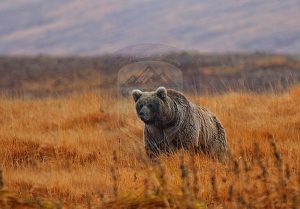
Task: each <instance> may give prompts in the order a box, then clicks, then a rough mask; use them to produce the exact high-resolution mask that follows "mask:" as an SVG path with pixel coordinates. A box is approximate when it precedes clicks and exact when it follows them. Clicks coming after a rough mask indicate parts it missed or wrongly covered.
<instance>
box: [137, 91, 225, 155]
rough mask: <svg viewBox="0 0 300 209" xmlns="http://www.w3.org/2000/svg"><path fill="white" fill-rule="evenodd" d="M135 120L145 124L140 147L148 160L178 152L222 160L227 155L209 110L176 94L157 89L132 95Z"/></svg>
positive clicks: (219, 126)
mask: <svg viewBox="0 0 300 209" xmlns="http://www.w3.org/2000/svg"><path fill="white" fill-rule="evenodd" d="M132 96H133V99H134V101H135V105H136V111H137V114H138V117H139V118H140V119H141V120H142V121H143V122H144V123H145V127H144V136H143V138H144V145H145V149H146V152H147V154H148V156H149V157H150V158H153V157H157V156H158V154H160V153H172V152H174V151H176V150H178V149H182V148H183V149H192V150H193V151H197V152H202V153H205V154H210V155H212V156H214V157H217V158H219V159H220V158H223V157H224V154H226V152H227V142H226V134H225V130H224V128H223V126H222V124H221V123H220V121H219V119H218V118H217V117H216V116H215V115H214V114H212V113H211V112H210V111H209V110H207V109H205V108H203V107H200V106H197V105H195V104H193V103H191V102H189V101H188V100H187V98H186V97H185V96H184V95H183V94H182V93H180V92H178V91H175V90H172V89H166V88H165V87H159V88H158V89H157V90H156V91H152V92H142V91H140V90H138V89H135V90H133V91H132Z"/></svg>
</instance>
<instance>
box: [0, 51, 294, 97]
mask: <svg viewBox="0 0 300 209" xmlns="http://www.w3.org/2000/svg"><path fill="white" fill-rule="evenodd" d="M144 60H145V58H137V57H131V56H120V55H115V56H113V55H106V56H99V57H46V56H37V57H7V56H2V57H0V75H1V77H0V90H1V91H4V92H8V93H9V94H19V93H21V94H25V95H26V96H29V97H30V96H46V95H49V94H54V95H56V94H58V95H59V94H65V93H70V92H73V91H82V90H87V89H112V90H115V89H116V88H117V76H118V72H119V70H120V69H121V68H122V67H124V66H126V65H128V64H130V63H134V62H138V61H144ZM147 60H152V61H161V62H164V63H168V64H170V65H172V66H175V67H176V68H178V69H180V70H181V71H182V74H183V89H184V90H185V91H189V92H194V93H195V92H196V93H203V92H218V93H221V92H224V91H228V90H247V91H255V92H265V91H282V90H285V89H286V88H287V87H288V86H290V85H293V84H295V83H299V82H300V60H299V58H296V57H293V56H287V55H270V54H263V53H253V54H199V53H193V52H189V53H188V52H180V53H179V52H178V53H169V54H165V55H160V56H157V57H155V56H152V57H148V58H147Z"/></svg>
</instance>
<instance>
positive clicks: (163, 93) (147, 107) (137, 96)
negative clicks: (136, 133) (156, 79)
mask: <svg viewBox="0 0 300 209" xmlns="http://www.w3.org/2000/svg"><path fill="white" fill-rule="evenodd" d="M132 96H133V99H134V101H135V106H136V112H137V115H138V117H139V118H140V119H141V120H142V121H143V122H144V123H146V124H153V123H156V122H158V121H160V120H161V119H162V116H163V115H164V112H165V110H166V108H168V107H167V105H166V103H165V101H166V97H167V90H166V89H165V88H164V87H159V88H158V89H157V90H156V91H154V92H142V91H140V90H133V92H132Z"/></svg>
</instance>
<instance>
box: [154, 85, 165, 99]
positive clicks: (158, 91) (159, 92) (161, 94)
mask: <svg viewBox="0 0 300 209" xmlns="http://www.w3.org/2000/svg"><path fill="white" fill-rule="evenodd" d="M155 93H156V95H157V96H158V97H159V98H161V99H162V100H165V99H166V98H167V89H166V88H165V87H158V88H157V89H156V91H155Z"/></svg>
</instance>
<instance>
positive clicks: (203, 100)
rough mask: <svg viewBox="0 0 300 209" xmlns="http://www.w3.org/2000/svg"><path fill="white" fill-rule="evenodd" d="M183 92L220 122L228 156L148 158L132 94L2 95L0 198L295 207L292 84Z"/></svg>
mask: <svg viewBox="0 0 300 209" xmlns="http://www.w3.org/2000/svg"><path fill="white" fill-rule="evenodd" d="M189 98H190V99H191V100H192V101H193V102H195V103H197V104H200V105H202V106H205V107H207V108H209V109H210V110H211V111H212V112H214V113H215V114H216V115H217V116H218V117H219V118H220V120H221V121H222V123H223V125H224V126H225V128H226V132H227V136H228V143H229V147H230V150H231V156H230V158H229V160H228V161H227V162H225V163H221V162H217V161H214V160H212V159H210V158H208V157H206V156H203V155H196V156H195V155H191V153H188V152H185V151H180V152H178V153H176V154H174V155H172V156H161V157H160V159H159V163H157V162H156V163H153V162H151V161H149V160H148V159H147V157H146V155H145V153H144V149H143V144H142V128H143V124H142V122H140V121H139V120H138V119H137V117H136V115H135V112H134V104H133V102H132V100H131V99H126V98H125V99H124V98H122V99H120V98H115V97H114V96H112V95H111V94H107V93H105V92H101V93H99V92H85V93H81V94H74V95H71V96H65V97H61V98H44V99H30V100H29V99H22V98H14V99H12V98H9V97H8V96H2V97H1V99H0V146H1V149H0V162H1V169H2V171H3V178H0V186H1V187H0V189H1V188H2V181H3V185H4V186H3V188H2V190H1V191H0V206H2V207H4V206H7V207H8V208H9V207H19V208H22V207H24V208H26V207H27V208H34V207H36V208H39V207H49V208H51V207H53V208H55V207H56V208H61V207H62V206H65V207H71V208H74V207H75V208H76V207H78V208H80V207H83V208H99V207H100V208H101V207H102V208H158V207H162V208H168V207H170V208H176V207H177V208H207V207H208V208H297V207H299V201H300V199H299V198H300V197H299V194H300V193H299V192H300V191H299V190H300V168H299V166H300V87H294V88H291V89H290V90H289V91H288V92H286V93H281V94H276V93H273V94H265V95H258V94H251V93H234V92H231V93H227V94H224V95H218V96H216V95H215V96H214V95H205V96H195V95H191V96H189ZM0 176H1V175H0ZM49 202H50V203H49Z"/></svg>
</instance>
